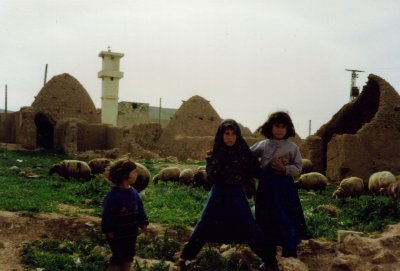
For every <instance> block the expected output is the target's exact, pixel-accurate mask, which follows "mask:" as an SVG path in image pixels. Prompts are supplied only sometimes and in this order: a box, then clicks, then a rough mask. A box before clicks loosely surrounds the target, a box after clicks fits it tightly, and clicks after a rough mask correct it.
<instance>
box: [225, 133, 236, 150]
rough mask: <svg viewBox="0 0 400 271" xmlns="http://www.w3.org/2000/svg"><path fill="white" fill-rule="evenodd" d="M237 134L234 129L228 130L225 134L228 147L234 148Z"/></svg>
mask: <svg viewBox="0 0 400 271" xmlns="http://www.w3.org/2000/svg"><path fill="white" fill-rule="evenodd" d="M236 137H237V136H236V133H235V131H234V130H232V129H226V130H225V132H224V143H225V145H227V146H228V147H232V146H233V145H235V143H236Z"/></svg>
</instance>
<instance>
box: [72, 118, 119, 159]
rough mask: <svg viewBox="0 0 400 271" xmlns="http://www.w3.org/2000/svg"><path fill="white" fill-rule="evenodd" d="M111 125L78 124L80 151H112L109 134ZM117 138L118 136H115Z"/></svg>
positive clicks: (78, 146)
mask: <svg viewBox="0 0 400 271" xmlns="http://www.w3.org/2000/svg"><path fill="white" fill-rule="evenodd" d="M110 127H111V126H110V125H107V124H94V123H92V124H90V123H87V122H79V123H78V145H77V148H78V151H79V152H81V151H86V150H105V149H110V148H112V146H110V144H109V142H108V138H109V137H108V133H109V129H110ZM115 136H117V135H115Z"/></svg>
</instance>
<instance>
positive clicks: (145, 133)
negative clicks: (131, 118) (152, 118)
mask: <svg viewBox="0 0 400 271" xmlns="http://www.w3.org/2000/svg"><path fill="white" fill-rule="evenodd" d="M161 131H162V128H161V125H160V124H158V123H147V124H136V125H132V126H131V127H130V128H129V134H130V137H131V138H133V139H134V142H135V143H137V144H139V145H140V146H142V147H143V148H145V149H148V150H154V149H155V144H156V142H157V140H158V139H159V138H160V135H161Z"/></svg>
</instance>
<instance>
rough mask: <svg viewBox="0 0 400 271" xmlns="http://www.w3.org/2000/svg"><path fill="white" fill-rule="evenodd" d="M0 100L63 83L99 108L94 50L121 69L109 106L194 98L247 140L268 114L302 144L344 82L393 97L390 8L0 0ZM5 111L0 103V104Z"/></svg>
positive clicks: (346, 3) (21, 98)
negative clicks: (374, 80)
mask: <svg viewBox="0 0 400 271" xmlns="http://www.w3.org/2000/svg"><path fill="white" fill-rule="evenodd" d="M0 37H1V42H0V54H1V61H0V86H1V87H0V90H1V92H0V93H4V91H3V90H4V89H5V85H6V84H7V86H8V110H13V111H16V110H19V109H20V108H21V107H22V106H30V105H31V104H32V102H33V100H34V96H35V95H36V94H37V93H38V92H39V91H40V89H41V88H42V87H43V80H44V71H45V65H46V64H48V65H49V67H48V75H47V79H48V80H50V79H51V78H52V77H53V76H55V75H58V74H61V73H69V74H71V75H72V76H74V77H75V78H76V79H77V80H79V82H80V83H81V84H82V85H83V86H84V87H85V89H86V90H87V91H88V93H89V95H90V96H91V98H92V100H93V102H94V103H95V105H96V107H100V105H101V100H100V97H101V80H100V79H99V78H97V72H98V71H100V70H101V58H100V57H98V54H99V52H100V51H103V50H107V47H108V46H110V47H111V50H112V51H114V52H119V53H123V54H125V56H124V57H123V58H122V59H121V65H120V67H121V71H122V72H123V73H124V78H122V79H121V80H120V88H119V101H132V102H133V101H134V102H144V103H149V104H150V105H151V106H158V105H159V101H160V98H162V106H163V107H167V108H179V107H180V105H181V103H182V100H187V99H189V98H190V97H192V96H193V95H200V96H202V97H203V98H205V99H207V100H209V101H210V102H211V105H212V106H213V107H214V109H215V110H216V111H217V112H218V114H219V115H220V116H221V117H222V118H234V119H236V120H237V121H239V122H240V123H242V124H243V125H245V126H247V127H249V128H250V129H251V130H252V131H254V130H255V129H256V128H257V127H258V126H260V125H261V124H262V123H263V122H264V121H265V120H266V118H267V116H268V114H270V113H271V112H274V111H276V110H286V111H288V112H289V113H290V115H291V116H292V119H293V121H294V124H295V128H296V131H297V132H298V134H299V135H300V136H301V137H303V138H304V137H306V136H307V135H308V133H309V120H311V123H312V125H311V133H314V132H315V131H316V130H317V129H318V128H319V127H320V126H321V125H323V124H325V123H326V122H328V121H329V120H330V119H331V117H332V116H333V114H335V113H336V112H337V111H338V110H339V109H340V108H341V107H342V106H343V105H344V104H346V103H347V102H348V101H349V95H350V78H351V73H350V72H348V71H345V69H359V70H363V71H365V73H360V76H359V78H358V79H357V85H358V86H359V87H360V89H361V88H362V86H363V85H365V83H366V81H367V76H368V74H370V73H373V74H376V75H379V76H381V77H382V78H384V79H385V80H386V81H388V82H389V83H390V84H391V85H392V86H393V87H394V88H395V89H396V90H397V91H399V90H400V1H398V0H381V1H376V0H353V1H352V0H335V1H333V0H331V1H329V0H326V1H320V0H315V1H305V0H304V1H298V0H277V1H272V0H198V1H197V0H126V1H119V0H113V1H111V0H108V1H104V0H84V1H83V0H79V1H75V0H67V1H65V0H63V1H59V0H29V1H27V0H25V1H23V0H1V1H0ZM0 107H1V108H3V107H4V95H3V94H2V95H0Z"/></svg>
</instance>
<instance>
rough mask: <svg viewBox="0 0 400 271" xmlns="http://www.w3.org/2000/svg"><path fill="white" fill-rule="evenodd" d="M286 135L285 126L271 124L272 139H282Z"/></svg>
mask: <svg viewBox="0 0 400 271" xmlns="http://www.w3.org/2000/svg"><path fill="white" fill-rule="evenodd" d="M286 133H287V126H286V125H285V124H283V123H274V124H272V136H273V137H274V139H278V140H280V139H284V138H285V137H286Z"/></svg>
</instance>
